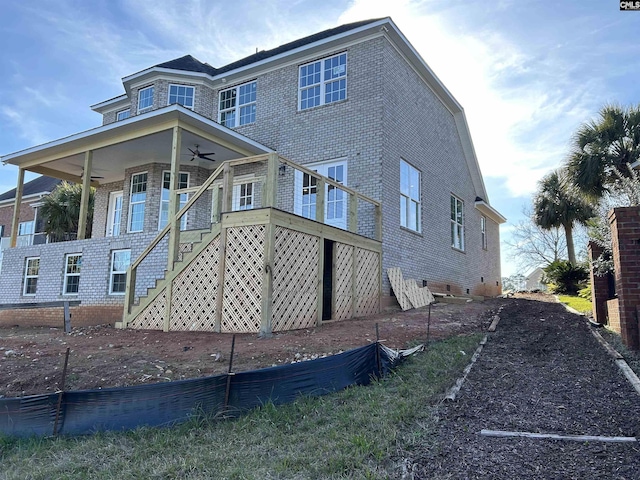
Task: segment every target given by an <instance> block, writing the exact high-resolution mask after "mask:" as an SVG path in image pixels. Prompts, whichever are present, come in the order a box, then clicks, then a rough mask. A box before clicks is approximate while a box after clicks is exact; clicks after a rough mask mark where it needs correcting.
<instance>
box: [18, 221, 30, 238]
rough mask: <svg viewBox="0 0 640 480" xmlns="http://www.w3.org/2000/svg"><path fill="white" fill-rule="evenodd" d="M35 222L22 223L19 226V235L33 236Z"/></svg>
mask: <svg viewBox="0 0 640 480" xmlns="http://www.w3.org/2000/svg"><path fill="white" fill-rule="evenodd" d="M33 224H34V222H33V220H31V221H30V222H20V223H19V224H18V235H31V234H32V233H33Z"/></svg>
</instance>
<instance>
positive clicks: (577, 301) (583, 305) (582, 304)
mask: <svg viewBox="0 0 640 480" xmlns="http://www.w3.org/2000/svg"><path fill="white" fill-rule="evenodd" d="M558 299H559V300H560V301H561V302H562V303H564V304H565V305H569V306H570V307H571V308H573V309H574V310H577V311H579V312H582V313H591V312H592V311H593V310H592V306H591V300H587V299H586V298H581V297H578V296H574V295H558Z"/></svg>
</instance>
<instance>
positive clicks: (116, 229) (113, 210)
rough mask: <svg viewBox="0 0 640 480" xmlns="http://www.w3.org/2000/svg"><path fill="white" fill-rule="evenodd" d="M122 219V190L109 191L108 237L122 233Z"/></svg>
mask: <svg viewBox="0 0 640 480" xmlns="http://www.w3.org/2000/svg"><path fill="white" fill-rule="evenodd" d="M121 220H122V190H120V191H118V192H111V193H109V205H108V207H107V231H106V236H107V237H117V236H118V235H120V221H121Z"/></svg>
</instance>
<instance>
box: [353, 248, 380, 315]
mask: <svg viewBox="0 0 640 480" xmlns="http://www.w3.org/2000/svg"><path fill="white" fill-rule="evenodd" d="M379 255H380V254H379V253H377V252H374V251H372V250H364V249H362V248H356V298H357V302H356V314H355V316H356V317H361V316H363V315H372V314H375V313H379V311H380V257H379Z"/></svg>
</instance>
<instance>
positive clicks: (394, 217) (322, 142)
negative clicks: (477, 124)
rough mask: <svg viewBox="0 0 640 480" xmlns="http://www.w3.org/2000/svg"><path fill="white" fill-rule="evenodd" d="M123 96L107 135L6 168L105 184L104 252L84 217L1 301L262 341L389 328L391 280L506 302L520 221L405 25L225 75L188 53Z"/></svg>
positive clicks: (347, 31)
mask: <svg viewBox="0 0 640 480" xmlns="http://www.w3.org/2000/svg"><path fill="white" fill-rule="evenodd" d="M123 87H124V93H123V94H122V95H119V96H117V97H115V98H112V99H109V100H106V101H104V102H101V103H98V104H96V105H94V106H93V107H92V108H93V110H94V111H96V112H98V113H100V114H101V115H102V126H100V127H97V128H94V129H92V130H88V131H86V132H81V133H78V134H75V135H71V136H69V137H66V138H63V139H60V140H57V141H55V142H51V143H48V144H44V145H40V146H35V147H32V148H30V149H27V150H23V151H21V152H17V153H13V154H9V155H5V156H4V157H2V160H3V162H5V163H9V164H13V165H16V166H18V167H20V172H21V173H20V175H23V174H24V171H32V172H38V173H43V174H47V175H49V176H53V177H56V178H59V179H65V180H69V181H73V182H77V183H83V184H84V185H85V187H88V186H89V185H93V186H95V187H96V197H95V213H94V217H93V226H92V227H93V228H92V238H84V237H85V231H86V225H83V223H82V220H81V223H80V227H79V232H78V240H75V241H70V242H60V243H56V244H49V245H36V246H20V247H16V248H12V249H9V250H8V251H7V252H6V253H5V256H6V258H10V260H11V261H10V262H5V265H4V266H3V268H2V272H1V275H0V298H2V299H3V301H5V302H8V303H16V302H26V301H28V302H40V301H42V302H44V301H52V300H60V299H64V298H69V297H70V296H71V297H73V298H77V299H79V300H81V302H82V306H81V307H79V309H78V311H77V313H75V314H74V319H76V321H79V319H81V318H83V317H86V316H93V317H95V316H96V315H100V316H102V317H103V318H104V319H105V321H118V322H119V325H120V326H127V327H131V326H132V327H135V328H159V329H165V330H174V329H183V330H185V329H188V330H217V331H247V332H257V331H261V332H263V333H264V332H270V331H277V330H286V329H290V328H302V327H306V326H309V325H316V324H319V323H321V322H322V321H324V320H329V319H347V318H351V317H354V316H359V315H365V314H370V313H375V312H378V311H380V308H381V307H383V306H385V305H390V304H393V303H394V302H395V298H394V297H393V296H392V292H391V289H390V284H389V280H388V278H387V275H386V273H385V272H386V270H387V268H390V267H401V268H402V270H403V273H404V275H405V277H406V278H414V279H417V280H418V281H419V282H420V283H421V284H426V285H428V286H429V287H430V288H431V289H432V290H434V291H437V292H445V293H452V294H458V295H497V294H499V293H500V291H501V285H500V278H501V277H500V246H499V243H500V238H499V224H501V223H503V222H504V221H505V219H504V218H503V217H502V215H500V214H499V213H498V212H497V211H496V210H495V209H494V208H493V207H492V206H491V204H490V203H489V197H488V194H487V191H486V189H485V186H484V182H483V179H482V175H481V172H480V169H479V166H478V162H477V159H476V156H475V152H474V148H473V144H472V141H471V136H470V133H469V130H468V126H467V123H466V119H465V115H464V111H463V109H462V107H461V105H460V104H459V103H458V102H457V101H456V99H455V98H454V97H453V96H452V95H451V93H450V92H449V91H448V90H447V89H446V87H445V86H444V85H443V84H442V82H440V80H439V79H438V78H437V77H436V76H435V74H434V73H433V72H432V71H431V69H430V68H429V67H428V66H427V64H426V63H425V62H424V60H423V59H422V58H421V57H420V56H419V55H418V53H417V52H416V51H415V49H414V48H413V47H412V46H411V44H410V43H409V42H408V40H407V39H406V38H405V37H404V35H403V34H402V33H401V32H400V30H398V28H397V27H396V25H395V24H394V23H393V21H392V20H391V19H390V18H383V19H376V20H368V21H362V22H357V23H352V24H348V25H342V26H340V27H336V28H333V29H330V30H326V31H323V32H320V33H317V34H315V35H311V36H309V37H305V38H302V39H299V40H296V41H294V42H291V43H288V44H285V45H282V46H280V47H278V48H275V49H272V50H268V51H261V52H258V53H256V54H254V55H251V56H249V57H246V58H244V59H241V60H238V61H236V62H233V63H231V64H229V65H225V66H223V67H213V66H211V65H209V64H207V63H203V62H200V61H199V60H197V59H195V58H193V57H192V56H189V55H187V56H184V57H181V58H177V59H175V60H171V61H168V62H165V63H161V64H158V65H155V66H152V67H149V68H146V69H144V70H142V71H140V72H137V73H134V74H132V75H129V76H127V77H125V78H124V79H123ZM84 172H91V175H84ZM20 178H22V177H20ZM20 178H19V181H18V183H19V184H20V182H21V180H20ZM83 191H85V192H86V191H88V188H84V189H83ZM183 207H184V211H180V212H179V210H180V209H181V208H183ZM18 234H19V232H18V231H17V230H14V231H13V232H11V235H12V237H13V238H15V237H16V236H17V235H18ZM127 272H128V273H127Z"/></svg>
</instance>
